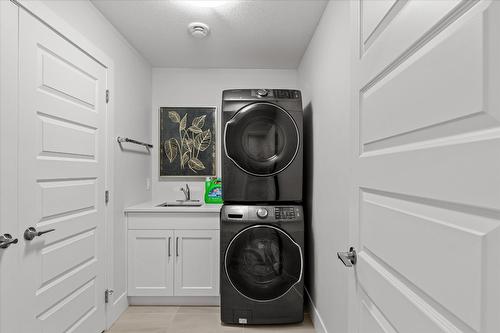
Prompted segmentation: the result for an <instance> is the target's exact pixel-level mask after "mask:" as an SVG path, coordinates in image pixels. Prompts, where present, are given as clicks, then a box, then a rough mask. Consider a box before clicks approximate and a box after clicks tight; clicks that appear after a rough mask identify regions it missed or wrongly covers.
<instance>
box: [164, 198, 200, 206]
mask: <svg viewBox="0 0 500 333" xmlns="http://www.w3.org/2000/svg"><path fill="white" fill-rule="evenodd" d="M202 205H203V203H202V202H200V201H199V200H190V201H183V200H179V201H173V202H164V203H162V204H159V205H158V206H156V207H200V206H202Z"/></svg>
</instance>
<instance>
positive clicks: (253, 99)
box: [222, 89, 303, 203]
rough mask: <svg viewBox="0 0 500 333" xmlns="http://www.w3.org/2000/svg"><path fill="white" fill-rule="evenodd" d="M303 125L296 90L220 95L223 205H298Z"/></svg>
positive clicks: (237, 92)
mask: <svg viewBox="0 0 500 333" xmlns="http://www.w3.org/2000/svg"><path fill="white" fill-rule="evenodd" d="M302 120H303V112H302V98H301V94H300V91H298V90H282V89H238V90H225V91H224V92H223V94H222V128H223V130H224V133H223V140H222V141H223V142H222V148H223V149H222V150H223V154H222V156H223V158H222V180H223V181H222V186H223V189H222V193H223V199H224V202H225V203H242V202H254V203H260V202H267V203H275V202H296V203H300V202H301V201H302Z"/></svg>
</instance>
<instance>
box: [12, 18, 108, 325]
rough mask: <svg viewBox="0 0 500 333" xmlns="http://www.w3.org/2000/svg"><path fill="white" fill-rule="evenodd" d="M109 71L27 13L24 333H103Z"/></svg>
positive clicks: (22, 110) (22, 104)
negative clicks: (29, 234)
mask: <svg viewBox="0 0 500 333" xmlns="http://www.w3.org/2000/svg"><path fill="white" fill-rule="evenodd" d="M105 91H106V69H105V68H104V67H103V66H101V65H100V64H99V63H97V62H96V61H95V60H94V59H93V58H91V57H89V56H88V55H87V54H86V53H84V52H82V51H81V50H80V49H79V48H77V47H75V46H74V45H73V44H71V43H69V42H68V41H67V40H65V39H64V38H62V37H61V36H60V35H58V34H57V33H56V32H54V31H53V30H51V29H50V28H48V27H47V26H46V25H44V24H43V23H41V22H40V21H38V20H37V19H35V18H34V17H33V16H31V15H30V14H28V13H27V12H25V11H24V10H21V11H20V17H19V139H18V140H19V143H18V149H19V152H20V153H19V221H20V222H19V225H20V227H19V235H20V236H21V237H22V235H23V232H24V230H26V229H27V228H29V227H34V228H35V229H36V230H37V232H44V231H45V232H46V231H49V230H51V229H55V230H54V231H52V232H49V233H46V234H43V235H40V236H36V237H34V238H33V239H32V240H24V239H22V241H21V243H22V245H21V248H20V249H21V252H22V253H21V266H22V273H23V274H22V275H21V274H20V276H23V277H24V278H23V279H22V280H20V281H19V283H21V284H22V288H23V292H22V294H21V295H20V297H22V299H23V304H24V306H23V309H22V310H21V309H20V311H22V312H23V317H24V320H23V321H21V322H19V325H20V329H19V332H32V333H35V332H47V333H56V332H66V331H71V332H86V333H92V332H101V331H102V330H103V329H104V327H105V310H104V289H105V285H104V274H105V270H104V264H105V258H104V236H105V235H104V222H105V207H104V205H105V203H104V190H105V189H104V184H105V183H104V181H105V179H104V177H105V161H106V156H105V143H106V138H105V127H106V102H105ZM13 141H14V142H15V140H14V139H13Z"/></svg>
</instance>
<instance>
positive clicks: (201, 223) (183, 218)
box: [127, 213, 219, 230]
mask: <svg viewBox="0 0 500 333" xmlns="http://www.w3.org/2000/svg"><path fill="white" fill-rule="evenodd" d="M127 223H128V229H142V230H145V229H155V230H169V229H183V230H191V229H206V230H208V229H213V230H218V229H219V213H128V214H127Z"/></svg>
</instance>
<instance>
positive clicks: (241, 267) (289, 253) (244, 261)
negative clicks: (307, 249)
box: [224, 225, 302, 301]
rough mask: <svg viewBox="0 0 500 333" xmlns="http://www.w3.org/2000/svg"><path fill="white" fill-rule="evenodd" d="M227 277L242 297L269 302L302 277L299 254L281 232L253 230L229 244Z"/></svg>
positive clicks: (226, 258) (275, 229) (250, 228)
mask: <svg viewBox="0 0 500 333" xmlns="http://www.w3.org/2000/svg"><path fill="white" fill-rule="evenodd" d="M224 261H225V262H224V265H225V270H226V274H227V276H228V278H229V281H230V282H231V284H232V285H233V287H234V288H235V289H236V290H237V291H238V292H239V293H240V294H242V295H243V296H245V297H247V298H250V299H252V300H257V301H270V300H274V299H276V298H279V297H281V296H283V295H284V294H286V293H287V292H288V291H289V290H290V289H291V288H292V287H293V286H294V285H295V284H296V283H297V282H299V281H300V279H301V277H302V251H301V249H300V246H299V245H298V244H297V243H295V242H294V241H293V240H292V238H290V236H289V235H288V234H287V233H285V232H284V231H283V230H281V229H279V228H276V227H273V226H265V225H257V226H252V227H249V228H247V229H244V230H243V231H241V232H240V233H239V234H237V235H236V236H235V237H234V238H233V239H232V240H231V242H230V243H229V246H228V248H227V250H226V255H225V260H224Z"/></svg>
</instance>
